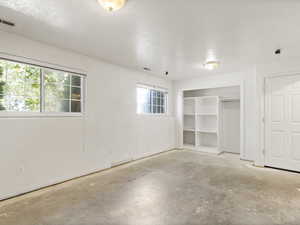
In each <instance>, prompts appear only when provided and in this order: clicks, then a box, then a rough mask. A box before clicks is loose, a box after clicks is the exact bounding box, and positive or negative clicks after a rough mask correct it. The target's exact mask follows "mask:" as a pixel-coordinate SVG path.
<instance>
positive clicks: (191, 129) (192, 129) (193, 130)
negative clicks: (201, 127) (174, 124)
mask: <svg viewBox="0 0 300 225" xmlns="http://www.w3.org/2000/svg"><path fill="white" fill-rule="evenodd" d="M183 131H188V132H195V129H194V128H184V129H183Z"/></svg>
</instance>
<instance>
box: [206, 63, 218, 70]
mask: <svg viewBox="0 0 300 225" xmlns="http://www.w3.org/2000/svg"><path fill="white" fill-rule="evenodd" d="M219 66H220V62H219V61H207V62H206V63H204V65H203V67H204V68H205V69H207V70H214V69H217V68H218V67H219Z"/></svg>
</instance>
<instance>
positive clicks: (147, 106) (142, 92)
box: [137, 85, 168, 114]
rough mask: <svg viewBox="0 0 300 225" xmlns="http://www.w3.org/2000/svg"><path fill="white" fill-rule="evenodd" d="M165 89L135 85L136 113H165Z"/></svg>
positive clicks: (166, 94)
mask: <svg viewBox="0 0 300 225" xmlns="http://www.w3.org/2000/svg"><path fill="white" fill-rule="evenodd" d="M167 97H168V92H167V91H166V90H162V89H157V88H154V87H150V86H144V85H138V86H137V113H138V114H166V112H167Z"/></svg>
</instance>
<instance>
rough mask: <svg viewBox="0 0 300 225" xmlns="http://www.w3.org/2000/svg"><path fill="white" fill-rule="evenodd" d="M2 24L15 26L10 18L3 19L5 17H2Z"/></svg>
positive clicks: (0, 21)
mask: <svg viewBox="0 0 300 225" xmlns="http://www.w3.org/2000/svg"><path fill="white" fill-rule="evenodd" d="M0 24H4V25H6V26H10V27H14V26H15V24H14V23H13V22H10V21H8V20H3V19H0Z"/></svg>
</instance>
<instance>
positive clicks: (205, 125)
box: [182, 86, 243, 158]
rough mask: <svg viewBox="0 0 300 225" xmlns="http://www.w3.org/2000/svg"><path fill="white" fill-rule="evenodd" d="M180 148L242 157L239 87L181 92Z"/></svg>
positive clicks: (241, 111)
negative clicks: (181, 123) (181, 134)
mask: <svg viewBox="0 0 300 225" xmlns="http://www.w3.org/2000/svg"><path fill="white" fill-rule="evenodd" d="M183 97H184V98H183V131H182V132H183V148H186V149H192V150H197V151H202V152H209V153H216V154H220V153H224V152H226V153H232V154H239V155H240V158H243V157H242V154H243V139H242V137H243V135H242V134H243V130H242V128H243V116H242V113H243V110H242V104H241V103H242V101H241V99H242V97H241V87H240V86H231V87H218V88H207V89H198V90H186V91H184V92H183Z"/></svg>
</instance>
